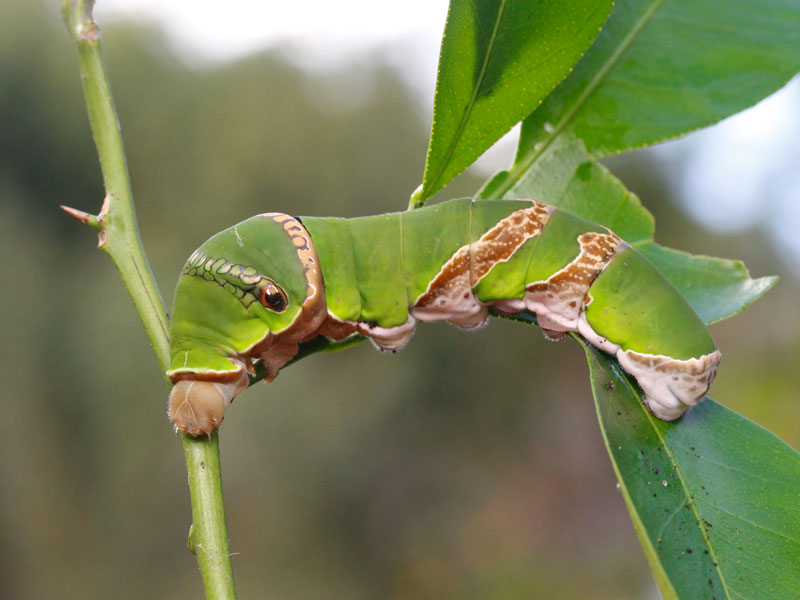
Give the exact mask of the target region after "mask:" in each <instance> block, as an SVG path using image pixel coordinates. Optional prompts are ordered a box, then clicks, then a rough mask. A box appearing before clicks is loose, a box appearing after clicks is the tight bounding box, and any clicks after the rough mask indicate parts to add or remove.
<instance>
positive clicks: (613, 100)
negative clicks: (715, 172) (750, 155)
mask: <svg viewBox="0 0 800 600" xmlns="http://www.w3.org/2000/svg"><path fill="white" fill-rule="evenodd" d="M798 70H800V3H797V2H794V1H786V0H764V1H761V2H752V1H751V0H730V1H728V2H725V3H719V2H716V1H715V0H671V1H670V2H666V1H664V0H629V1H626V2H617V3H616V5H615V7H614V10H613V11H612V13H611V16H610V17H609V19H608V21H607V23H606V25H605V26H604V28H603V31H602V32H601V33H600V35H599V36H598V38H597V41H596V42H595V44H594V45H593V46H592V47H591V48H590V49H589V50H588V51H587V52H586V55H585V56H584V57H583V58H582V59H581V60H580V61H579V62H578V64H577V65H576V67H575V69H574V70H573V72H572V73H571V74H570V76H569V77H568V78H567V79H566V80H564V82H562V83H561V84H560V85H559V86H558V87H557V88H556V89H555V90H554V91H553V93H551V94H550V95H549V96H548V98H547V100H545V102H544V103H543V104H542V105H541V106H540V107H539V108H537V109H536V110H535V111H534V112H533V113H532V114H531V115H530V116H529V117H528V118H527V119H525V122H524V123H523V128H522V134H521V138H520V144H519V151H518V153H517V157H516V160H515V164H514V166H513V167H512V168H511V170H510V174H509V175H508V176H507V177H506V178H505V182H504V184H503V185H502V186H500V188H499V193H500V194H501V195H506V192H507V191H508V190H509V189H510V188H511V187H512V186H513V185H514V184H515V183H516V182H517V180H518V179H519V177H520V176H522V175H523V174H524V173H526V172H527V171H528V170H529V169H530V168H531V166H532V165H534V164H535V163H536V162H537V161H538V160H539V159H540V158H541V157H542V155H543V153H544V152H545V151H546V150H547V148H548V147H549V146H550V145H551V144H553V143H554V141H555V140H557V139H558V138H560V137H567V138H570V139H573V140H581V142H582V144H583V145H584V148H585V150H586V152H587V154H588V156H590V157H592V158H597V157H601V156H606V155H609V154H613V153H617V152H622V151H625V150H630V149H634V148H640V147H643V146H647V145H649V144H653V143H656V142H659V141H663V140H666V139H670V138H673V137H676V136H679V135H682V134H684V133H687V132H689V131H693V130H695V129H698V128H701V127H705V126H707V125H711V124H713V123H716V122H717V121H719V120H721V119H723V118H725V117H727V116H729V115H732V114H734V113H736V112H739V111H740V110H742V109H744V108H746V107H748V106H751V105H753V104H755V103H756V102H758V101H759V100H761V99H762V98H764V97H766V96H767V95H769V94H771V93H772V92H774V91H776V90H777V89H779V88H780V87H781V86H783V85H784V84H785V83H786V82H787V81H788V80H789V79H791V77H792V76H793V75H794V74H795V73H797V72H798Z"/></svg>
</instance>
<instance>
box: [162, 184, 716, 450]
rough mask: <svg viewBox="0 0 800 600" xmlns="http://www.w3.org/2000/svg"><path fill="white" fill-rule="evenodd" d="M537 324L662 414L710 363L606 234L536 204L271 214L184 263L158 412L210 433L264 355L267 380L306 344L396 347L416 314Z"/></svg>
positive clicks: (680, 302) (655, 281)
mask: <svg viewBox="0 0 800 600" xmlns="http://www.w3.org/2000/svg"><path fill="white" fill-rule="evenodd" d="M490 308H491V309H492V310H493V311H495V312H497V313H500V314H503V315H514V314H519V313H521V312H523V311H526V312H528V313H532V314H535V315H536V318H537V321H538V323H539V325H540V326H541V328H542V330H543V331H544V333H545V335H546V336H547V337H548V338H550V339H560V338H562V337H564V336H565V335H567V333H568V332H578V333H580V334H581V335H582V336H583V337H584V338H586V340H587V341H589V342H590V343H591V344H593V345H595V346H597V347H598V348H600V349H602V350H604V351H606V352H608V353H609V354H613V355H615V356H616V357H617V359H618V360H619V363H620V365H621V366H622V368H624V369H625V370H626V371H627V372H628V373H629V374H630V375H632V376H633V377H634V378H635V379H636V381H637V382H638V384H639V386H640V387H641V388H642V390H643V392H644V394H643V400H644V403H645V405H646V406H647V407H648V409H649V410H650V411H651V412H652V413H653V414H655V415H656V416H657V417H659V418H661V419H665V420H672V419H676V418H677V417H679V416H680V415H681V414H683V412H684V411H686V410H687V409H688V408H689V407H691V406H692V405H694V404H695V403H697V402H698V401H699V400H700V399H701V398H702V397H703V396H704V395H705V393H706V392H707V391H708V388H709V386H710V385H711V382H712V381H713V379H714V376H715V374H716V369H717V365H718V364H719V361H720V358H721V355H720V353H719V351H718V350H717V348H716V346H715V344H714V341H713V340H712V339H711V335H710V334H709V332H708V329H707V328H706V327H705V325H704V324H703V322H702V321H701V320H700V319H699V318H698V316H697V315H696V314H695V313H694V311H693V310H692V309H691V307H690V306H689V305H688V303H687V302H686V301H685V300H684V298H683V297H682V296H681V295H680V293H679V292H678V291H677V290H676V289H675V288H674V287H673V286H672V284H671V283H670V282H669V281H668V280H667V279H666V278H665V277H664V276H663V275H661V274H660V273H659V272H658V271H657V270H656V269H655V268H654V267H653V266H652V265H651V264H650V263H649V262H648V261H647V260H646V259H645V258H644V257H643V256H642V255H641V254H640V253H639V252H637V251H636V250H635V249H634V248H632V247H630V246H629V245H628V244H626V243H625V242H624V241H623V240H621V239H620V238H619V237H617V235H615V234H614V233H613V232H611V231H609V230H608V229H606V228H604V227H602V226H599V225H595V224H593V223H589V222H588V221H585V220H583V219H581V218H579V217H576V216H574V215H572V214H570V213H567V212H565V211H563V210H560V209H558V208H555V207H552V206H548V205H546V204H541V203H539V202H536V201H533V200H491V201H472V200H470V199H468V198H466V199H459V200H452V201H449V202H444V203H442V204H438V205H435V206H431V207H427V208H422V209H418V210H414V211H409V212H404V213H393V214H387V215H380V216H375V217H362V218H356V219H338V218H317V217H303V218H301V219H297V218H294V217H291V216H288V215H285V214H280V213H267V214H262V215H257V216H255V217H252V218H250V219H248V220H246V221H244V222H242V223H239V224H238V225H235V226H234V227H231V228H229V229H226V230H224V231H222V232H221V233H218V234H217V235H215V236H214V237H212V238H211V239H210V240H208V241H207V242H206V243H205V244H203V245H202V246H201V247H200V248H199V249H198V250H197V251H195V252H194V254H192V255H191V257H190V258H189V260H188V262H187V263H186V266H185V267H184V269H183V272H182V273H181V276H180V279H179V280H178V286H177V290H176V292H175V303H174V308H173V313H172V347H171V364H170V369H169V371H167V375H168V376H169V378H170V379H171V380H172V382H173V383H174V384H175V386H174V388H173V390H172V393H171V394H170V401H169V417H170V419H171V420H172V421H173V423H174V424H175V426H176V427H177V428H178V429H179V430H181V431H183V432H185V433H189V434H192V435H201V434H209V433H210V432H212V431H213V430H214V429H215V428H217V427H218V426H219V424H220V423H221V421H222V415H223V412H224V411H225V409H226V408H227V407H228V405H229V404H230V403H231V401H232V400H233V398H234V397H235V396H236V395H238V394H240V393H241V392H242V391H243V390H244V389H245V388H247V386H248V377H247V375H248V373H252V372H253V370H254V365H255V364H256V363H258V362H259V361H261V362H262V363H263V367H264V368H265V370H266V374H267V375H266V379H267V381H271V380H272V379H274V378H275V377H276V376H277V374H278V372H279V371H280V369H281V368H282V367H283V366H284V365H285V364H286V363H288V362H289V361H290V360H291V359H292V358H293V357H294V356H295V355H296V354H297V352H298V344H300V343H301V342H305V341H309V340H312V339H314V338H316V337H317V336H325V337H326V338H329V339H331V340H343V339H345V338H347V337H348V336H351V335H353V334H360V335H362V336H366V337H368V338H370V339H371V340H372V341H373V342H374V343H375V345H376V346H377V347H378V348H380V349H382V350H392V351H394V350H398V349H400V348H401V347H402V346H403V345H404V344H405V343H406V342H407V341H408V339H409V337H411V334H412V333H413V330H414V327H415V325H416V323H417V321H448V322H450V323H452V324H454V325H457V326H459V327H463V328H467V329H472V328H476V327H480V326H481V325H483V324H484V323H485V322H486V320H487V316H488V313H489V309H490Z"/></svg>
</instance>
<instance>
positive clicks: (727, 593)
mask: <svg viewBox="0 0 800 600" xmlns="http://www.w3.org/2000/svg"><path fill="white" fill-rule="evenodd" d="M573 337H575V338H576V339H578V337H577V336H574V335H573ZM578 342H579V343H580V344H581V345H582V346H584V348H586V345H585V344H584V343H583V341H582V340H580V339H578ZM609 364H610V366H611V368H612V369H614V370H615V371H617V373H618V374H619V375H620V377H621V379H622V380H623V381H624V382H625V386H626V387H627V388H628V389H629V390H630V392H631V394H632V395H633V396H634V397H635V398H637V399H638V400H639V409H640V410H642V411H644V413H645V416H646V417H647V419H648V422H649V423H650V428H651V430H652V431H653V432H654V433H655V434H656V436H657V437H658V441H659V443H660V444H661V446H662V447H663V448H664V450H665V452H666V456H667V458H668V459H669V461H670V463H671V464H672V465H673V466H674V467H675V469H674V473H675V475H676V477H677V478H678V482H679V483H680V485H681V488H682V489H683V493H684V496H685V497H686V499H687V500H688V501H690V502H691V503H690V504H689V506H690V508H691V511H692V514H693V515H694V517H695V523H696V525H697V529H698V530H699V531H700V534H701V535H702V536H703V540H704V541H705V545H706V547H707V548H708V553H709V556H710V557H711V559H712V560H713V564H714V569H715V570H716V572H717V574H718V575H719V579H720V583H721V584H722V589H723V592H724V593H725V597H726V598H728V599H729V600H730V599H731V598H732V596H731V591H730V588H729V587H728V584H727V582H726V581H725V576H724V575H723V573H722V569H721V567H720V562H719V560H718V558H717V555H716V552H715V551H714V546H713V544H712V543H711V540H710V539H709V538H708V533H707V532H706V531H705V529H704V528H703V527H702V526H701V525H700V523H701V522H702V517H701V516H700V513H699V512H698V510H697V504H696V503H695V502H694V500H693V499H692V494H691V492H690V490H689V486H688V485H687V483H686V480H685V479H684V477H683V473H682V471H681V468H680V466H679V465H678V463H677V461H676V460H675V456H674V454H673V453H672V450H671V448H670V446H669V444H667V441H666V439H665V438H664V436H663V435H662V433H661V431H660V430H659V429H658V427H656V424H655V421H654V419H655V418H654V417H653V415H651V414H650V413H649V412H647V410H646V409H645V408H644V404H643V403H642V401H641V398H640V397H639V394H638V393H637V392H636V390H635V389H634V387H633V386H632V385H631V382H630V380H629V379H628V377H627V375H626V374H624V373H619V371H620V370H621V369H620V367H619V366H618V365H616V364H615V363H611V362H610V363H609ZM590 368H591V365H590ZM601 430H602V433H603V440H604V441H605V443H606V446H607V448H608V450H609V456H610V457H611V462H612V464H613V466H614V471H615V472H616V473H617V478H618V479H619V481H620V483H621V485H623V486H624V488H625V493H626V494H628V489H627V488H628V486H627V484H626V483H625V480H624V478H622V477H621V476H620V472H619V469H618V466H617V461H616V459H615V458H614V454H613V452H611V446H610V445H609V440H608V434H607V432H606V431H605V427H601ZM630 506H633V507H634V508H636V505H635V504H634V503H633V502H632V501H631V504H630ZM681 506H683V505H681ZM678 508H680V507H678ZM636 518H637V519H639V521H640V522H641V519H640V517H639V511H638V509H637V510H636ZM642 525H643V523H642ZM645 533H647V531H646V529H645ZM647 539H648V541H649V542H650V544H651V549H652V550H653V552H654V555H655V556H656V557H657V558H658V560H659V563H660V562H661V558H660V556H659V555H658V552H657V551H656V550H655V548H653V547H652V539H651V538H650V535H649V534H647ZM662 569H663V567H662ZM667 578H668V580H669V581H670V584H672V581H671V579H670V578H669V576H667Z"/></svg>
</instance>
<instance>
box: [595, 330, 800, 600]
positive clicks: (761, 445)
mask: <svg viewBox="0 0 800 600" xmlns="http://www.w3.org/2000/svg"><path fill="white" fill-rule="evenodd" d="M584 348H585V350H586V355H587V359H588V361H589V369H590V372H591V377H592V389H593V392H594V397H595V403H596V407H597V413H598V418H599V421H600V427H601V429H602V433H603V437H604V439H605V442H606V447H607V448H608V452H609V455H610V456H611V461H612V463H613V465H614V470H615V471H616V474H617V478H618V480H619V485H620V491H621V492H622V495H623V498H624V499H625V503H626V505H627V507H628V511H629V512H630V515H631V519H632V520H633V524H634V528H635V529H636V533H637V535H638V536H639V540H640V542H641V544H642V547H643V548H644V552H645V555H646V556H647V560H648V561H649V563H650V566H651V568H652V570H653V573H654V575H655V578H656V582H657V584H658V587H659V589H660V590H661V593H662V594H663V596H664V598H665V599H668V598H691V599H693V600H694V599H703V598H708V599H711V598H718V599H722V598H736V599H742V600H771V599H775V600H785V599H788V598H800V561H798V557H799V556H800V454H798V453H797V452H795V451H794V450H793V449H792V448H790V447H789V446H787V445H786V444H785V443H784V442H782V441H781V440H780V439H778V438H777V437H776V436H775V435H774V434H772V433H770V432H769V431H767V430H765V429H763V428H762V427H760V426H759V425H756V424H755V423H753V422H752V421H749V420H747V419H745V418H744V417H742V416H740V415H737V414H736V413H734V412H733V411H730V410H728V409H726V408H724V407H723V406H721V405H719V404H717V403H716V402H714V401H713V400H711V399H710V398H706V399H705V400H703V401H702V402H701V403H700V404H699V405H697V406H696V407H694V408H692V409H691V410H690V411H689V412H687V413H686V414H685V415H684V416H683V417H681V418H680V419H679V420H678V421H674V422H671V423H667V422H664V421H661V420H659V419H657V418H655V417H653V416H652V415H651V414H650V413H648V412H647V410H646V409H645V408H644V406H643V405H642V403H641V399H640V392H639V390H638V388H637V387H636V385H635V383H632V382H631V380H630V379H629V378H628V376H627V375H626V374H625V372H624V371H623V370H622V369H621V368H620V367H619V365H617V364H616V362H615V361H613V360H612V359H611V358H610V357H609V356H608V355H606V354H604V353H602V352H600V351H599V350H597V349H595V348H593V347H591V346H587V345H586V344H584ZM765 401H768V399H765Z"/></svg>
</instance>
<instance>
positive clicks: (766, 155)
mask: <svg viewBox="0 0 800 600" xmlns="http://www.w3.org/2000/svg"><path fill="white" fill-rule="evenodd" d="M223 6H224V9H222V8H221V7H223ZM447 6H448V0H405V1H404V2H382V1H380V0H377V1H376V0H337V1H336V2H330V1H328V0H304V1H302V2H286V1H282V2H277V1H274V0H226V1H225V2H220V1H219V0H172V1H165V0H98V2H97V5H96V8H95V16H96V18H97V19H98V21H99V22H100V24H101V26H102V24H103V22H107V21H109V20H113V19H117V18H125V17H139V18H149V19H152V20H154V21H155V22H157V23H158V24H160V25H161V26H162V27H163V28H164V29H165V31H166V32H167V34H168V35H169V37H170V39H171V40H172V42H173V44H174V45H175V47H176V49H178V50H179V51H180V52H181V53H182V54H183V55H184V56H185V57H186V58H187V60H190V61H207V60H211V61H217V60H228V59H234V58H237V57H239V56H243V55H246V54H248V53H251V52H254V51H257V50H259V49H262V48H265V47H269V46H272V45H276V44H281V45H282V47H284V48H288V49H289V52H290V56H291V57H292V58H293V59H294V60H296V61H297V62H298V63H300V64H301V65H302V66H303V67H305V68H314V69H327V68H330V67H332V66H334V67H335V66H341V65H342V64H344V63H346V62H348V61H353V60H357V58H358V57H359V56H363V55H364V54H365V53H369V52H370V51H374V50H375V48H377V47H391V46H394V48H395V49H402V51H399V50H396V52H395V55H394V57H395V59H397V60H396V62H397V66H398V67H399V68H400V70H401V72H403V73H404V74H405V76H406V77H407V79H408V80H409V82H410V83H411V84H412V85H413V86H414V87H415V88H416V89H417V91H418V93H419V95H420V98H421V103H422V105H423V106H425V107H427V108H426V110H428V111H430V106H431V104H432V100H433V90H434V83H435V78H436V63H437V59H438V50H439V43H440V39H441V33H442V29H443V28H444V23H445V18H446V16H447ZM398 52H399V53H398ZM799 115H800V82H798V80H795V81H794V82H793V84H791V85H790V86H788V87H787V88H785V89H784V90H783V91H781V92H779V93H778V94H776V95H774V96H773V97H771V98H768V99H767V100H765V101H763V102H762V103H760V104H759V105H758V106H756V107H755V108H752V109H750V110H747V111H745V112H744V113H741V114H739V115H736V116H734V117H731V118H730V119H727V120H726V121H724V122H723V123H721V124H719V125H717V126H715V127H712V128H709V129H707V130H705V131H703V132H700V133H695V134H693V135H691V136H689V137H688V138H684V139H681V140H677V141H673V142H668V143H666V144H662V145H660V146H658V147H657V148H656V152H658V153H660V154H661V156H663V157H664V159H670V158H672V159H678V158H680V161H677V160H676V164H677V162H680V163H682V164H683V165H685V167H684V168H683V169H682V173H680V175H679V176H680V177H681V179H680V181H679V182H677V186H678V189H679V191H680V193H681V196H682V201H683V203H684V207H685V209H686V211H687V213H688V214H689V215H690V216H692V217H693V218H694V219H696V220H697V221H698V222H700V223H701V224H702V225H704V226H705V227H708V228H710V229H713V230H717V231H720V232H735V231H738V230H741V229H745V228H748V227H750V226H751V225H752V224H753V223H754V222H759V223H760V224H761V226H763V227H765V228H767V229H768V230H770V232H771V233H772V234H773V235H774V236H775V238H776V241H777V243H778V244H779V245H780V246H783V247H784V248H786V249H787V250H790V251H791V253H792V254H793V255H794V257H795V259H794V260H792V261H791V263H792V264H791V266H792V268H793V270H794V271H795V272H796V273H800V236H798V235H797V234H796V231H797V230H798V229H799V228H800V116H799ZM514 143H515V142H514V136H513V135H512V136H510V137H507V138H506V139H505V140H504V141H503V143H501V144H500V148H498V149H494V150H493V151H490V153H489V155H488V156H486V157H485V158H484V159H483V160H482V162H481V164H480V165H479V167H482V170H485V171H487V172H488V171H494V170H496V169H499V168H502V167H504V166H507V165H508V162H509V160H510V159H511V157H512V156H513V145H514ZM766 215H772V218H769V219H767V218H766Z"/></svg>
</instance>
